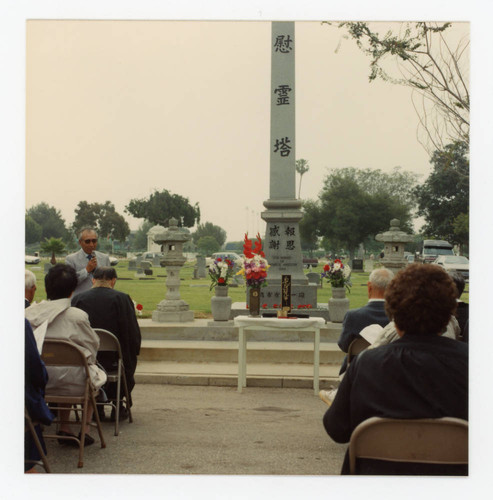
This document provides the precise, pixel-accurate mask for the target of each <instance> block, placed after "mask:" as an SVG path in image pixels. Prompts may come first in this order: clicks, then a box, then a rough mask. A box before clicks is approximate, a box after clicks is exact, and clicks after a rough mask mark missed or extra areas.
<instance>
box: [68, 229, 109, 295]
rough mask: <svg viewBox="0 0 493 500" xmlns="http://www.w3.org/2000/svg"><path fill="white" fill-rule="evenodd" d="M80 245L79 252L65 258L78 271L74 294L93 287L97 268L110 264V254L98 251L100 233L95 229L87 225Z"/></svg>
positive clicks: (83, 230)
mask: <svg viewBox="0 0 493 500" xmlns="http://www.w3.org/2000/svg"><path fill="white" fill-rule="evenodd" d="M79 245H80V247H81V249H80V250H79V251H78V252H75V253H72V254H70V255H67V257H66V258H65V264H67V265H68V266H70V267H72V268H74V269H75V272H76V273H77V288H76V289H75V291H74V296H75V295H77V294H79V293H81V292H84V291H85V290H89V289H90V288H92V276H93V272H94V270H95V269H96V268H98V267H103V266H109V265H110V258H109V256H108V255H106V254H105V253H102V252H97V251H96V247H97V246H98V234H97V233H96V231H94V229H92V228H89V227H86V228H84V229H82V230H81V231H80V233H79Z"/></svg>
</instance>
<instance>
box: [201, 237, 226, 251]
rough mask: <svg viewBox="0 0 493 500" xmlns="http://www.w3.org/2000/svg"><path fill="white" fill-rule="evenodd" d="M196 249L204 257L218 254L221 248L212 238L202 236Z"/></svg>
mask: <svg viewBox="0 0 493 500" xmlns="http://www.w3.org/2000/svg"><path fill="white" fill-rule="evenodd" d="M197 247H198V249H199V250H200V252H201V253H202V254H204V255H211V254H213V253H215V252H219V249H220V248H221V246H220V245H219V243H218V242H217V240H216V239H215V238H214V237H213V236H202V238H200V239H199V240H198V241H197Z"/></svg>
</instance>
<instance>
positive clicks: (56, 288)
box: [45, 264, 77, 300]
mask: <svg viewBox="0 0 493 500" xmlns="http://www.w3.org/2000/svg"><path fill="white" fill-rule="evenodd" d="M76 287H77V273H76V272H75V269H74V268H73V267H70V266H67V265H66V264H56V265H54V266H53V267H52V268H51V269H50V270H49V271H48V274H47V275H46V276H45V289H46V297H47V298H48V299H50V300H57V299H67V298H68V297H70V295H71V294H72V292H73V291H74V290H75V289H76Z"/></svg>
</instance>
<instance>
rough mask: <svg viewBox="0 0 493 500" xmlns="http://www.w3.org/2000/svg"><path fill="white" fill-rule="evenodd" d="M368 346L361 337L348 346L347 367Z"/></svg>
mask: <svg viewBox="0 0 493 500" xmlns="http://www.w3.org/2000/svg"><path fill="white" fill-rule="evenodd" d="M369 345H370V342H368V340H365V339H364V338H363V337H358V338H356V339H354V340H353V341H352V342H351V344H349V349H348V350H347V365H348V366H349V363H351V361H352V359H353V358H354V357H355V356H356V355H358V354H359V353H360V352H362V351H364V350H365V349H366V348H367V347H368V346H369Z"/></svg>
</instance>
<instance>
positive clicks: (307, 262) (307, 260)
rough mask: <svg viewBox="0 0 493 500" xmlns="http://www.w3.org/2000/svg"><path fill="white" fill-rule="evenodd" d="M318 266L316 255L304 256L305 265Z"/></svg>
mask: <svg viewBox="0 0 493 500" xmlns="http://www.w3.org/2000/svg"><path fill="white" fill-rule="evenodd" d="M317 266H318V259H317V258H316V257H303V267H304V268H305V269H310V268H312V267H317Z"/></svg>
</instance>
